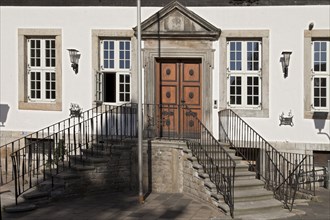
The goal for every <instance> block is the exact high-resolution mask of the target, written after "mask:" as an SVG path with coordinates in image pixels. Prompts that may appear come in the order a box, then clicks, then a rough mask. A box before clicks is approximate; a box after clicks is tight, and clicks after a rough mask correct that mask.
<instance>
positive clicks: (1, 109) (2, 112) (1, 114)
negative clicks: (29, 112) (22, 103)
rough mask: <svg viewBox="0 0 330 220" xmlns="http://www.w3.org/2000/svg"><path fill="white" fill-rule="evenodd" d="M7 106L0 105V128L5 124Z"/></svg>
mask: <svg viewBox="0 0 330 220" xmlns="http://www.w3.org/2000/svg"><path fill="white" fill-rule="evenodd" d="M9 108H10V107H9V105H8V104H0V127H4V126H5V122H6V121H7V116H8V112H9Z"/></svg>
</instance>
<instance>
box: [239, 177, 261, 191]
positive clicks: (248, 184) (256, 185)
mask: <svg viewBox="0 0 330 220" xmlns="http://www.w3.org/2000/svg"><path fill="white" fill-rule="evenodd" d="M264 185H265V184H264V182H262V181H261V180H258V179H236V180H235V184H234V188H235V189H238V188H239V189H264Z"/></svg>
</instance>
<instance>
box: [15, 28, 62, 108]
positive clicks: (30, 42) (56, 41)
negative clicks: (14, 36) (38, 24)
mask: <svg viewBox="0 0 330 220" xmlns="http://www.w3.org/2000/svg"><path fill="white" fill-rule="evenodd" d="M61 40H62V37H61V30H59V29H19V30H18V57H19V62H18V70H19V75H18V83H19V97H18V100H19V109H27V110H47V111H61V110H62V93H61V92H62V91H61V88H62V71H61V53H62V52H61V45H62V44H61Z"/></svg>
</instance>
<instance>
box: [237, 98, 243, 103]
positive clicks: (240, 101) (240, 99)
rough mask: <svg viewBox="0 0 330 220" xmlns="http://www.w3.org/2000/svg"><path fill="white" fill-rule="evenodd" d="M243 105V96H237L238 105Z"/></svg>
mask: <svg viewBox="0 0 330 220" xmlns="http://www.w3.org/2000/svg"><path fill="white" fill-rule="evenodd" d="M241 104H242V98H241V96H237V105H241Z"/></svg>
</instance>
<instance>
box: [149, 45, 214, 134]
mask: <svg viewBox="0 0 330 220" xmlns="http://www.w3.org/2000/svg"><path fill="white" fill-rule="evenodd" d="M167 43H169V44H171V45H172V44H173V43H177V42H174V41H168V42H167ZM181 43H183V42H181ZM181 43H180V44H181ZM190 43H192V42H190ZM195 43H196V44H195V45H194V46H193V48H181V47H182V46H181V45H176V47H174V48H173V47H172V46H171V48H167V47H164V48H162V53H161V56H159V50H158V49H157V48H152V47H149V43H148V41H146V42H145V48H144V60H143V62H144V103H146V104H156V103H157V100H156V86H155V84H156V74H155V73H156V60H157V59H162V58H173V59H178V58H180V59H191V58H194V59H200V60H201V71H202V73H203V74H202V79H201V82H202V86H201V87H202V91H201V96H202V97H203V99H202V103H201V108H202V110H201V116H200V117H201V119H202V122H203V124H204V125H205V126H206V127H207V128H208V129H210V130H212V120H213V119H212V112H213V109H212V104H213V101H212V100H213V98H212V80H213V79H212V70H213V52H214V50H213V49H212V44H211V43H209V44H207V47H205V44H203V42H200V41H198V42H197V41H196V42H195ZM150 45H154V44H153V43H152V42H150ZM164 45H165V44H164ZM155 117H156V116H155ZM146 120H147V119H146ZM147 123H148V122H146V123H145V124H147Z"/></svg>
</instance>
